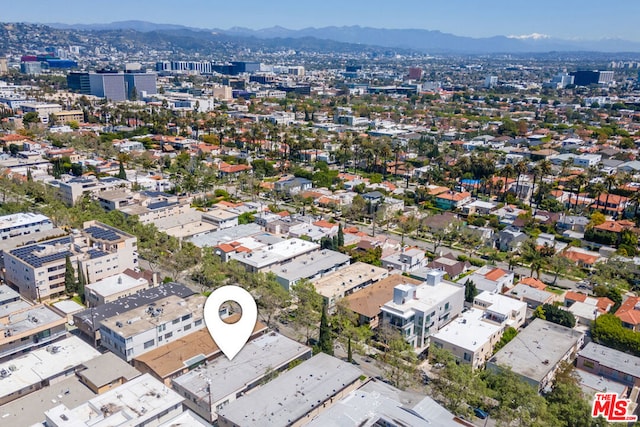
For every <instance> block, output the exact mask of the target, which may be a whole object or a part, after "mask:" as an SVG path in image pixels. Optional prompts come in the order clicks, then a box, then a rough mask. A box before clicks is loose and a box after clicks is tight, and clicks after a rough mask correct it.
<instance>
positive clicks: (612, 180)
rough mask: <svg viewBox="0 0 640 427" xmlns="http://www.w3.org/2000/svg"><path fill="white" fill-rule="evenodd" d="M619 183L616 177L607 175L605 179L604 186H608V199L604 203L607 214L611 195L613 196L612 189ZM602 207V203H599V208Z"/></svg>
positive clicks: (604, 211)
mask: <svg viewBox="0 0 640 427" xmlns="http://www.w3.org/2000/svg"><path fill="white" fill-rule="evenodd" d="M616 182H617V179H616V176H615V175H607V176H606V177H605V178H604V184H605V185H606V186H607V198H606V199H605V201H604V210H603V213H604V214H606V213H607V207H608V206H609V194H611V187H613V186H614V185H615V184H616ZM599 205H600V201H598V206H599Z"/></svg>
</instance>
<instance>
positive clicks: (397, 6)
mask: <svg viewBox="0 0 640 427" xmlns="http://www.w3.org/2000/svg"><path fill="white" fill-rule="evenodd" d="M621 3H627V2H621ZM638 16H640V2H628V3H627V4H626V5H625V4H608V5H607V7H604V8H603V7H602V2H596V1H590V0H584V1H582V2H579V3H577V2H576V3H574V2H555V1H551V0H540V1H538V2H536V3H535V4H517V3H515V2H511V1H507V0H494V1H492V2H491V5H488V4H487V3H486V2H476V1H467V0H449V1H444V0H431V1H429V3H428V4H425V2H423V1H418V0H398V1H395V2H384V3H373V2H370V1H362V0H353V1H349V2H344V1H337V0H326V1H324V2H323V3H322V4H312V5H309V4H308V3H301V2H298V1H293V0H282V1H279V2H277V3H276V4H274V3H268V2H259V1H255V0H247V1H244V2H234V3H223V4H214V3H212V2H211V1H210V0H182V1H180V2H172V1H169V0H156V1H151V0H139V1H135V2H131V1H124V0H112V1H110V2H105V3H96V4H91V7H90V8H89V7H87V3H86V2H85V1H81V0H65V2H64V7H63V8H60V7H59V4H56V3H51V2H50V1H48V0H32V1H31V2H29V7H28V8H26V7H24V5H22V4H19V3H18V2H14V3H11V4H7V5H4V6H3V13H2V18H0V19H1V20H2V21H3V22H30V23H40V24H55V23H60V24H68V25H75V24H108V23H112V22H119V21H132V20H137V21H146V22H152V23H158V24H173V25H182V26H187V27H194V28H202V29H213V28H221V29H229V28H232V27H246V28H250V29H254V30H259V29H264V28H271V27H274V26H280V27H284V28H287V29H293V30H297V29H302V28H308V27H316V28H321V27H328V26H337V27H342V26H354V25H358V26H361V27H373V28H385V29H422V30H436V31H441V32H443V33H450V34H455V35H458V36H468V37H476V38H480V37H493V36H511V37H522V36H531V35H536V37H553V38H560V39H567V40H600V39H624V40H629V41H640V31H638V30H637V22H636V21H637V17H638Z"/></svg>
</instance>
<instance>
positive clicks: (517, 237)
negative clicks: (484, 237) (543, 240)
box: [497, 226, 529, 252]
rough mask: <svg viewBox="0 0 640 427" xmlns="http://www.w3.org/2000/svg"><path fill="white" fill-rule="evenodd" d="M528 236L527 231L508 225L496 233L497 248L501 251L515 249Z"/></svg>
mask: <svg viewBox="0 0 640 427" xmlns="http://www.w3.org/2000/svg"><path fill="white" fill-rule="evenodd" d="M528 238H529V236H528V235H527V233H525V232H523V231H521V230H519V229H518V228H515V227H513V226H509V227H507V228H505V229H504V230H502V231H500V232H499V233H498V241H497V245H498V249H500V250H501V251H503V252H512V251H515V250H517V249H518V248H519V247H520V245H522V243H523V242H524V241H526V240H527V239H528Z"/></svg>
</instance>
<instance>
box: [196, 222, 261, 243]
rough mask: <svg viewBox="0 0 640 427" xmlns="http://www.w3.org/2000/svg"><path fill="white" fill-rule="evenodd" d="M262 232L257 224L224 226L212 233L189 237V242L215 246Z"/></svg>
mask: <svg viewBox="0 0 640 427" xmlns="http://www.w3.org/2000/svg"><path fill="white" fill-rule="evenodd" d="M260 232H262V228H260V226H259V225H258V224H241V225H238V226H237V227H231V228H225V229H224V230H218V231H214V232H213V233H206V234H201V235H199V236H195V237H192V238H191V243H193V244H194V245H196V246H198V247H200V248H203V247H205V246H217V245H219V244H220V243H230V242H233V241H234V240H237V239H240V238H242V237H248V236H253V235H254V234H258V233H260Z"/></svg>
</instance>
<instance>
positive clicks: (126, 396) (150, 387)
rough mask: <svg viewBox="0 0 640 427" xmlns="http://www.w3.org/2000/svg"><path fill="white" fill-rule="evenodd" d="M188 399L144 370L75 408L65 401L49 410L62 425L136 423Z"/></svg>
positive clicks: (96, 426) (123, 425) (124, 426)
mask: <svg viewBox="0 0 640 427" xmlns="http://www.w3.org/2000/svg"><path fill="white" fill-rule="evenodd" d="M183 400H184V399H183V398H182V397H180V395H178V393H176V392H175V391H173V390H171V389H169V388H168V387H167V386H165V385H164V384H163V383H161V382H160V381H158V380H156V379H155V378H153V377H152V376H151V375H150V374H144V375H141V376H139V377H137V378H134V379H133V380H131V381H128V382H126V383H124V384H122V385H121V386H118V387H116V388H114V389H111V390H109V391H107V392H105V393H103V394H100V395H98V396H96V397H94V398H93V399H91V400H89V401H88V402H86V403H85V404H83V405H80V406H79V407H77V408H75V409H69V408H67V407H66V406H65V405H59V406H56V407H55V408H53V409H50V410H49V411H46V412H45V415H46V416H47V417H48V418H50V419H53V420H55V422H56V425H57V426H58V427H67V426H68V427H76V426H91V427H111V426H119V427H129V426H131V427H133V426H137V425H145V424H144V421H145V420H148V419H152V418H154V417H155V416H157V415H158V414H160V413H161V412H163V411H165V410H167V409H170V408H172V407H173V406H174V405H179V404H180V403H182V401H183Z"/></svg>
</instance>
